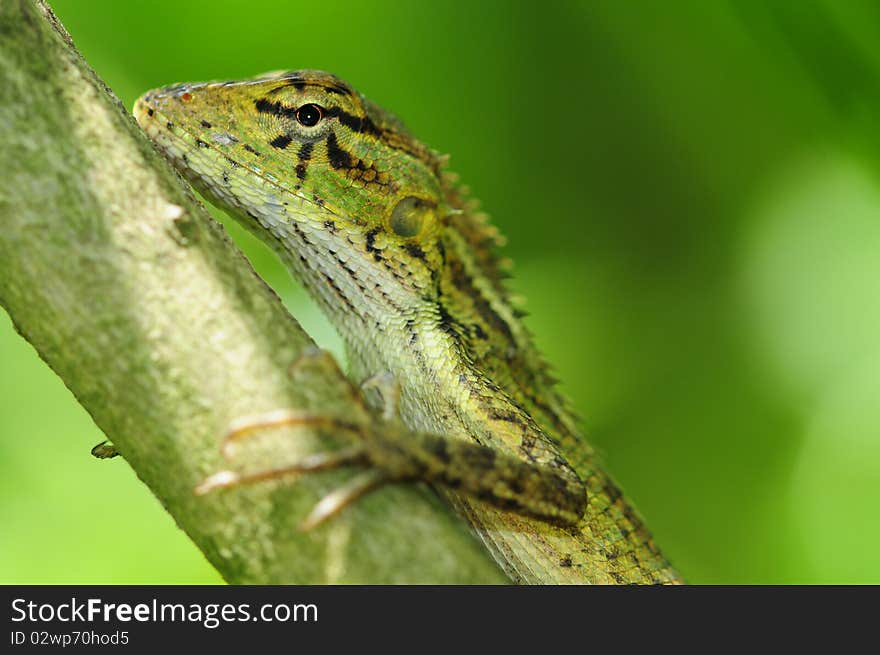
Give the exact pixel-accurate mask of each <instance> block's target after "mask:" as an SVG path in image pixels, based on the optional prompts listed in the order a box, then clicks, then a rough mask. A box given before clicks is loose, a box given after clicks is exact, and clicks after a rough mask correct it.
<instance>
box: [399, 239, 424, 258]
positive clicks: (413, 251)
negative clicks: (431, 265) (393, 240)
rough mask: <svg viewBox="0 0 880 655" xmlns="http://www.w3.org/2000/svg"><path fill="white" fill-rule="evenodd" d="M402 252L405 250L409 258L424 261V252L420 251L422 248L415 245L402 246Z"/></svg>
mask: <svg viewBox="0 0 880 655" xmlns="http://www.w3.org/2000/svg"><path fill="white" fill-rule="evenodd" d="M403 248H404V250H406V251H407V252H408V253H409V255H410V257H415V258H416V259H421V260H422V261H425V251H424V250H422V247H421V246H420V245H419V244H417V243H407V244H404V246H403Z"/></svg>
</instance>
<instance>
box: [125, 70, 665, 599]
mask: <svg viewBox="0 0 880 655" xmlns="http://www.w3.org/2000/svg"><path fill="white" fill-rule="evenodd" d="M135 116H136V117H137V120H138V122H139V123H140V125H141V126H142V127H143V129H144V130H145V131H146V132H147V134H149V136H150V137H151V138H152V139H153V140H154V141H155V142H156V144H157V145H158V146H159V147H160V148H161V149H162V150H163V151H164V152H165V153H166V155H167V156H168V157H169V159H170V160H171V161H172V162H173V163H174V164H175V165H176V166H177V168H178V169H179V170H180V171H181V172H182V173H183V174H184V175H185V176H186V177H187V178H188V179H189V180H190V181H191V182H192V183H193V184H194V185H195V186H196V188H198V189H199V190H200V191H202V192H203V193H204V194H205V195H206V196H207V197H208V198H210V199H211V200H212V202H215V203H216V204H218V205H220V206H221V207H223V208H224V209H226V210H227V211H229V212H230V213H231V214H232V215H233V216H235V217H236V218H237V219H238V220H239V221H241V222H242V223H243V224H244V225H245V226H246V227H248V228H249V229H250V230H252V231H253V232H255V233H256V234H257V235H259V236H260V237H261V238H262V239H264V240H265V241H266V242H267V243H268V244H269V245H270V246H272V247H273V248H274V249H275V250H276V251H277V252H278V253H279V254H280V256H281V257H282V259H283V260H284V261H285V262H286V264H287V265H288V266H289V268H290V269H291V271H292V272H293V274H294V275H295V276H296V277H297V278H298V279H300V280H301V281H302V282H303V283H304V285H305V286H306V287H307V288H308V290H309V291H310V293H311V294H312V295H313V296H314V297H315V298H316V299H317V301H318V302H319V304H320V305H321V306H322V308H323V309H324V311H325V312H326V313H327V315H328V316H329V317H330V319H331V320H332V322H333V323H334V324H335V325H336V327H337V328H338V330H339V332H340V333H341V335H342V337H343V339H344V340H345V343H346V345H347V348H348V352H349V355H350V360H351V365H352V368H353V374H354V375H356V376H359V377H361V378H364V377H366V376H369V375H374V374H379V373H383V372H386V371H387V372H391V373H392V374H393V375H394V377H395V378H396V381H397V383H398V385H399V388H400V403H399V414H400V418H401V419H402V421H403V422H404V423H405V424H406V426H408V427H409V428H411V429H412V430H415V431H419V432H421V433H423V435H424V436H423V437H421V438H418V439H412V440H410V441H400V440H394V439H392V438H391V437H390V436H389V437H387V438H383V437H382V436H377V435H373V436H372V437H371V438H370V439H368V440H366V441H365V443H366V444H367V450H368V453H367V455H366V456H364V457H359V458H357V459H358V461H356V462H354V461H353V462H352V463H357V464H360V465H362V466H367V467H371V468H372V469H375V470H378V471H380V472H383V475H380V478H381V479H404V478H417V479H425V480H429V481H432V482H433V483H434V484H435V485H437V486H438V487H439V488H440V489H441V491H443V493H444V494H445V495H446V496H447V497H448V498H449V499H450V501H451V502H452V503H453V504H454V505H455V506H456V507H457V508H458V510H459V511H460V512H461V513H462V514H463V515H464V516H466V517H467V519H468V520H469V521H470V523H471V525H472V526H473V527H474V529H475V530H476V532H477V533H478V534H479V535H480V537H481V538H482V540H483V541H484V543H485V544H486V546H487V547H488V548H489V549H490V551H491V552H492V553H493V555H494V556H495V558H496V560H497V561H498V562H499V563H500V564H501V566H502V567H503V568H504V570H505V571H506V572H507V573H508V574H509V575H510V577H511V578H512V579H513V580H514V581H517V582H525V583H588V582H589V583H675V582H680V578H679V577H678V574H677V573H676V572H675V571H674V570H673V569H672V567H671V566H670V565H669V563H668V562H667V561H666V559H665V558H664V557H663V555H662V554H661V553H660V551H659V550H658V548H657V547H656V545H655V544H654V542H653V540H652V538H651V536H650V534H649V533H648V531H647V530H646V529H645V527H644V526H643V525H642V522H641V520H640V519H639V517H638V516H637V514H636V512H635V511H634V510H633V508H632V506H631V505H630V504H629V503H628V502H627V500H626V499H625V498H624V497H623V496H622V494H621V492H620V491H619V489H618V488H617V486H616V485H615V484H614V482H613V481H612V480H611V479H610V478H609V477H608V475H607V474H606V473H604V472H603V471H602V470H601V468H599V466H598V464H597V462H596V458H595V456H594V454H593V451H592V449H591V448H590V447H589V446H588V445H587V443H586V442H585V441H584V440H583V439H582V438H581V436H580V435H579V434H578V431H577V428H576V425H575V420H574V418H573V416H572V414H571V412H570V411H569V409H568V408H567V406H566V403H565V401H564V399H563V398H562V397H561V396H560V394H559V393H558V392H557V391H556V390H555V389H554V381H553V379H552V377H551V376H550V375H549V373H548V371H547V367H546V366H545V364H544V362H543V360H542V359H541V357H540V355H539V354H538V352H537V351H536V350H535V348H534V346H533V345H532V342H531V338H530V336H529V334H528V332H527V330H526V329H525V327H524V326H523V324H522V322H521V321H520V315H519V314H518V313H517V310H516V309H515V308H514V306H513V304H512V303H511V301H510V298H509V296H508V294H507V292H506V290H505V288H504V285H503V282H502V280H503V277H504V274H503V270H502V269H503V266H502V263H501V262H500V261H499V259H498V258H497V257H496V255H495V248H496V246H497V245H499V242H500V237H499V235H498V233H497V231H496V230H495V229H494V228H493V227H492V226H490V225H489V224H488V222H487V219H486V217H485V216H484V215H483V214H480V213H478V212H477V211H476V204H475V203H474V202H472V201H470V200H468V198H467V197H466V192H465V191H464V190H463V189H462V188H461V187H459V186H457V185H456V181H455V177H454V176H453V175H452V174H450V173H447V172H444V159H443V158H442V157H440V156H438V155H437V154H436V153H434V152H432V151H431V150H429V149H428V148H426V147H425V146H424V145H422V144H421V143H420V142H419V141H417V140H416V139H415V138H413V137H412V136H411V135H410V134H409V133H408V132H406V130H405V129H404V128H403V127H402V125H401V124H400V123H399V122H398V121H397V120H396V119H395V118H394V117H393V116H391V115H390V114H388V113H386V112H385V111H383V110H381V109H380V108H379V107H377V106H376V105H374V104H373V103H371V102H370V101H368V100H367V99H365V98H364V97H363V96H361V95H360V94H358V93H356V92H355V91H353V90H352V89H351V87H349V86H348V85H347V84H346V83H344V82H342V81H341V80H339V79H338V78H335V77H333V76H332V75H329V74H327V73H322V72H319V71H294V72H288V73H274V74H268V75H265V76H262V77H259V78H255V79H252V80H245V81H241V82H215V83H207V84H183V85H176V86H170V87H166V88H163V89H158V90H155V91H151V92H149V93H147V94H145V95H144V96H143V97H142V98H141V99H139V100H138V101H137V103H136V105H135ZM426 433H430V434H432V435H441V436H443V437H444V438H440V437H437V436H428V434H426ZM473 444H477V445H476V446H475V445H473ZM512 456H514V457H515V458H516V459H513V457H512ZM511 510H512V511H511Z"/></svg>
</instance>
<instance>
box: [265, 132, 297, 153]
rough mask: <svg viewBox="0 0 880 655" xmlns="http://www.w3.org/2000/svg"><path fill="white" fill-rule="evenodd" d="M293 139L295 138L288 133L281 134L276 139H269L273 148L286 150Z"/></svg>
mask: <svg viewBox="0 0 880 655" xmlns="http://www.w3.org/2000/svg"><path fill="white" fill-rule="evenodd" d="M291 141H293V139H291V138H290V137H289V136H288V135H287V134H279V135H278V136H276V137H275V138H274V139H272V140H271V141H269V145H270V146H272V147H273V148H278V149H279V150H284V149H285V148H286V147H287V146H289V145H290V142H291Z"/></svg>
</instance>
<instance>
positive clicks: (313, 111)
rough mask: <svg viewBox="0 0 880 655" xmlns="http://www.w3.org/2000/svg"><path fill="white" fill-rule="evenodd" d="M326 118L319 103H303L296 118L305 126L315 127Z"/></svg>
mask: <svg viewBox="0 0 880 655" xmlns="http://www.w3.org/2000/svg"><path fill="white" fill-rule="evenodd" d="M322 118H324V110H323V109H322V108H321V107H319V106H318V105H313V104H308V105H303V106H302V107H300V108H299V109H297V110H296V120H297V121H298V122H299V124H300V125H302V126H304V127H314V126H315V125H317V124H318V123H319V122H320V121H321V119H322Z"/></svg>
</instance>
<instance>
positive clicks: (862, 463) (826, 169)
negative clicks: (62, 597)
mask: <svg viewBox="0 0 880 655" xmlns="http://www.w3.org/2000/svg"><path fill="white" fill-rule="evenodd" d="M51 4H52V5H53V6H54V8H55V9H56V11H57V12H58V14H59V16H60V18H61V20H62V22H63V23H64V24H65V25H66V27H67V28H68V30H69V31H70V33H71V34H72V36H73V39H74V41H75V42H76V44H77V45H78V47H79V48H80V49H81V51H82V52H83V54H84V55H85V57H86V58H87V60H88V61H89V62H90V63H91V65H92V66H93V67H94V68H95V69H96V70H97V71H98V73H99V74H100V75H101V76H102V77H103V78H104V79H105V80H106V81H107V82H108V83H109V85H110V86H111V87H112V88H113V89H114V90H115V91H116V93H117V94H118V95H119V96H120V97H121V98H122V100H123V102H124V103H125V104H126V105H127V106H129V107H130V106H131V104H132V102H133V101H134V99H135V98H136V97H137V96H138V95H140V94H141V93H142V92H143V91H145V90H146V89H148V88H151V87H155V86H159V85H164V84H168V83H172V82H182V81H195V80H204V79H217V78H238V77H248V76H251V75H254V74H256V73H260V72H264V71H267V70H274V69H280V68H286V69H292V68H305V67H311V68H322V69H326V70H329V71H332V72H335V73H336V74H338V75H340V76H341V77H343V78H345V79H347V80H348V81H350V82H351V83H352V84H354V85H355V86H356V87H357V88H358V89H360V90H362V91H363V92H365V93H366V94H367V95H369V96H370V97H371V98H372V99H374V100H375V101H377V102H379V103H380V104H381V105H383V106H385V107H388V108H390V109H392V110H393V111H395V112H396V113H398V114H399V115H400V116H401V117H402V118H403V119H404V120H405V121H406V123H407V124H408V125H409V127H410V128H411V129H412V130H413V131H414V132H415V133H416V134H418V135H420V137H421V138H422V139H424V140H425V141H426V142H427V143H429V144H430V145H432V146H434V147H435V148H437V149H439V150H441V151H443V152H449V153H451V154H452V168H453V169H454V170H456V171H458V172H459V173H461V175H462V178H463V179H464V180H465V181H466V182H467V183H468V184H469V185H470V186H471V187H472V188H473V190H474V193H475V195H476V196H477V197H480V198H481V199H482V200H483V204H484V207H485V208H486V209H487V211H488V212H489V213H490V214H492V216H493V217H494V219H495V221H496V222H497V223H498V224H499V226H500V227H501V228H502V230H503V232H504V233H505V234H506V235H507V236H508V237H509V241H510V245H509V247H508V248H507V254H509V255H510V256H511V257H512V258H513V259H514V260H515V262H516V277H515V279H514V281H513V287H514V288H515V289H516V290H517V291H518V292H521V293H522V294H523V295H525V296H526V297H527V298H528V299H529V308H530V311H531V313H532V317H531V318H530V319H529V320H530V325H531V327H532V329H533V330H534V332H535V333H536V336H537V340H538V342H539V344H540V345H541V346H542V347H543V349H544V350H545V351H546V353H547V354H548V357H549V359H550V360H551V361H552V362H553V363H554V365H555V367H556V369H557V371H558V374H559V377H561V378H562V380H563V381H564V387H565V390H566V391H567V393H568V394H569V395H570V396H571V397H572V398H573V400H574V401H575V405H576V406H577V407H578V408H579V409H580V411H581V413H582V414H583V416H584V426H585V428H586V431H587V433H588V434H589V436H590V438H591V440H592V441H593V443H595V444H596V445H597V446H598V447H599V449H600V450H601V451H602V453H603V454H604V458H605V461H606V463H607V465H608V467H609V468H610V469H611V471H612V472H613V473H614V474H615V476H616V477H617V478H618V479H619V480H620V482H621V483H622V484H623V486H624V488H625V489H626V490H627V491H628V493H629V494H630V495H631V496H632V497H633V498H634V499H635V502H636V504H637V505H638V507H639V508H640V509H641V511H642V513H643V514H644V515H645V517H646V519H647V522H648V524H649V526H650V527H651V528H652V530H653V531H654V533H655V535H656V537H657V540H658V542H659V543H660V544H661V545H662V546H663V548H664V550H665V551H666V553H667V554H668V556H669V557H670V559H672V561H673V562H674V563H675V564H676V565H677V566H678V568H679V569H680V570H681V572H682V573H683V574H684V575H685V576H686V578H687V579H688V580H689V581H691V582H704V583H744V582H751V583H859V582H872V583H880V551H878V548H877V546H876V544H877V543H880V510H878V507H880V402H878V398H880V220H878V219H880V178H878V170H880V167H878V164H880V137H878V135H880V131H878V130H877V129H876V124H877V117H878V110H880V84H878V75H877V73H878V71H880V5H878V4H877V3H876V2H875V1H865V2H856V1H853V0H849V1H848V2H845V3H841V2H836V1H835V0H825V1H814V2H807V1H805V2H797V3H795V2H784V1H779V2H767V1H758V0H755V1H749V2H724V1H720V0H718V1H715V2H699V1H694V2H647V1H645V2H617V1H615V0H605V1H589V2H581V3H576V2H542V3H539V4H536V3H533V2H525V1H522V2H507V3H500V2H499V3H494V2H443V3H420V2H419V3H417V2H411V1H401V2H382V1H375V0H374V1H371V2H368V3H364V2H357V1H355V2H335V1H331V2H290V1H281V0H278V1H275V2H270V1H266V0H250V1H248V2H231V1H220V0H213V1H210V2H208V1H205V2H180V1H179V0H164V1H158V0H155V1H153V2H149V3H134V2H118V1H115V0H102V1H98V0H89V1H85V0H75V1H74V0H55V1H54V2H51ZM227 224H228V221H227ZM229 229H230V231H231V232H232V233H233V235H234V236H235V238H236V239H237V240H238V242H239V243H241V245H242V247H243V248H244V249H245V250H246V251H247V253H248V255H249V256H250V258H251V260H252V261H253V262H254V264H255V265H256V266H257V268H258V269H259V271H260V272H261V274H262V275H263V276H264V277H265V278H266V279H267V281H268V282H269V283H270V284H271V285H272V286H274V287H275V289H276V290H278V292H279V293H280V294H281V295H282V296H283V297H284V299H285V301H286V302H287V304H288V306H289V307H290V308H291V310H292V311H293V313H294V314H295V315H296V316H297V317H298V318H299V319H300V321H301V322H302V323H303V324H304V325H305V326H306V328H307V329H308V330H309V331H310V332H311V333H312V334H313V336H314V337H315V338H316V339H317V340H318V341H319V343H321V344H323V345H325V346H327V347H330V348H331V349H334V350H336V351H337V352H338V351H339V343H338V340H337V338H336V337H335V336H334V335H333V333H332V330H331V329H330V328H329V327H328V326H327V324H326V323H325V322H324V321H323V320H322V319H321V317H320V316H319V315H318V314H317V313H316V310H315V308H314V306H312V305H311V304H310V303H309V302H308V300H307V299H306V298H305V297H304V295H303V293H302V291H301V290H299V289H298V288H297V287H296V285H295V284H294V283H293V282H291V281H290V280H289V279H288V277H287V275H286V273H285V272H284V271H283V270H282V269H281V268H280V266H279V265H278V263H277V262H276V261H275V260H274V259H273V258H272V256H271V255H270V254H269V253H268V252H267V251H266V250H264V249H263V248H262V247H260V246H259V245H258V244H256V243H255V242H254V241H253V240H252V239H251V238H249V237H248V236H247V235H244V234H243V233H242V232H241V231H240V230H239V229H237V228H236V227H235V226H234V225H230V226H229ZM101 439H102V437H101V434H100V433H99V431H98V430H97V428H96V427H95V426H94V425H93V424H92V422H91V421H90V419H89V417H88V415H87V414H86V413H85V411H84V410H83V409H82V408H80V407H79V406H78V405H77V404H76V402H75V401H74V400H73V398H72V396H71V395H70V393H69V392H68V391H67V390H66V389H65V388H64V386H63V385H62V383H61V382H60V381H59V380H58V379H57V378H56V377H55V376H54V375H53V374H52V373H51V371H49V370H48V368H47V367H46V366H45V365H44V364H43V363H42V362H41V361H40V360H39V359H38V357H37V356H36V354H35V353H34V352H33V350H32V349H31V348H30V346H28V345H27V344H26V343H25V342H24V341H23V340H22V339H21V338H19V337H18V336H17V335H16V334H15V332H14V331H13V329H12V327H11V324H10V321H9V319H8V317H7V316H6V315H5V314H2V313H0V524H2V526H3V527H2V535H3V536H2V538H0V582H3V583H92V582H96V583H97V582H105V583H200V582H218V581H220V578H219V576H218V575H217V574H216V572H214V571H213V569H212V568H211V567H210V566H209V565H208V564H207V563H206V561H205V560H204V558H203V557H202V556H201V554H200V553H199V552H198V551H197V550H196V548H195V547H194V546H193V545H192V544H191V543H190V542H189V541H188V539H187V538H186V537H185V536H184V534H183V533H182V532H180V531H179V530H178V529H177V528H176V526H175V525H174V522H173V520H172V519H171V518H170V516H168V515H167V514H166V513H165V512H164V511H163V510H162V509H161V507H160V506H159V504H158V502H157V501H156V500H155V499H154V498H153V497H152V496H151V495H150V493H149V492H148V490H147V489H146V488H145V487H144V486H143V485H142V484H141V483H140V482H139V481H138V480H137V479H136V477H135V476H134V474H133V473H132V472H131V471H130V469H129V468H128V467H127V465H126V464H125V462H124V461H121V460H112V461H109V462H107V461H97V460H94V459H92V458H91V457H90V456H89V448H90V447H91V446H92V445H94V444H95V443H97V442H98V441H100V440H101ZM296 521H297V517H291V529H293V526H294V525H295V523H296Z"/></svg>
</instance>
